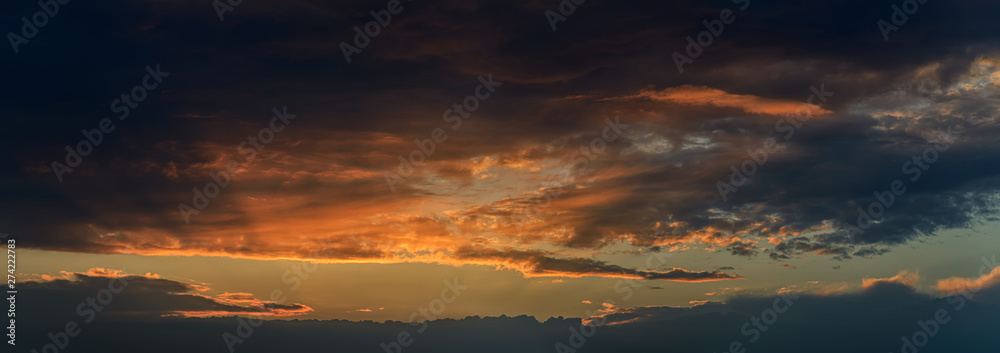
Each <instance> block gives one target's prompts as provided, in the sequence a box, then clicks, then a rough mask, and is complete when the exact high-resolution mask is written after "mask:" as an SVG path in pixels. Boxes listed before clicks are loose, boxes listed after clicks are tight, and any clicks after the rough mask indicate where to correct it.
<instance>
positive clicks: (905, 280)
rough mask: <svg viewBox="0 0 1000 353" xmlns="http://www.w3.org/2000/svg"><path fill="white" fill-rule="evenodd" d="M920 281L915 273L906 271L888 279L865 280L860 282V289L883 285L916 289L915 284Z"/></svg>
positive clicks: (918, 275)
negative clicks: (898, 285) (896, 285)
mask: <svg viewBox="0 0 1000 353" xmlns="http://www.w3.org/2000/svg"><path fill="white" fill-rule="evenodd" d="M919 281H920V274H919V273H917V272H910V271H907V270H902V271H899V273H897V274H896V275H895V276H892V277H889V278H865V279H862V280H861V287H862V288H864V289H870V288H872V287H875V286H877V285H881V284H883V283H896V284H900V285H904V286H907V287H911V288H917V282H919Z"/></svg>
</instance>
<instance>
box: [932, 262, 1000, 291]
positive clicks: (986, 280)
mask: <svg viewBox="0 0 1000 353" xmlns="http://www.w3.org/2000/svg"><path fill="white" fill-rule="evenodd" d="M997 283H1000V266H998V267H994V268H993V270H992V271H990V273H986V274H983V275H982V276H980V277H979V278H976V279H967V278H961V277H951V278H948V279H942V280H939V281H938V283H937V286H936V288H937V290H938V292H941V293H944V294H945V295H955V294H956V293H969V292H975V291H978V290H979V289H981V288H982V287H986V286H990V285H994V284H997Z"/></svg>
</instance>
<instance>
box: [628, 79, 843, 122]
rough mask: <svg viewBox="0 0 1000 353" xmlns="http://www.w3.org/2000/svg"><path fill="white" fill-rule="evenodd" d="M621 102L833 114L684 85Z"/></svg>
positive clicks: (792, 103) (648, 91)
mask: <svg viewBox="0 0 1000 353" xmlns="http://www.w3.org/2000/svg"><path fill="white" fill-rule="evenodd" d="M620 99H649V100H654V101H660V102H667V103H676V104H684V105H696V106H715V107H720V108H736V109H741V110H743V111H745V112H747V113H751V114H764V115H786V114H797V113H803V112H809V113H810V114H812V115H815V116H820V115H826V114H830V113H831V112H830V111H829V110H826V109H822V108H820V107H818V106H816V105H814V104H808V103H804V102H796V101H790V100H782V99H770V98H763V97H758V96H754V95H749V94H732V93H727V92H726V91H723V90H720V89H716V88H711V87H706V86H692V85H683V86H677V87H671V88H666V89H662V90H655V89H643V90H640V91H639V92H638V93H636V94H633V95H630V96H625V97H621V98H620Z"/></svg>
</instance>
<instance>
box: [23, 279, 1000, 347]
mask: <svg viewBox="0 0 1000 353" xmlns="http://www.w3.org/2000/svg"><path fill="white" fill-rule="evenodd" d="M102 285H103V283H95V284H94V285H93V286H91V288H89V289H91V290H95V289H98V288H99V287H101V286H102ZM61 287H64V286H61ZM174 287H176V286H174V285H169V284H167V285H166V286H165V287H163V288H161V290H164V291H169V290H172V289H170V288H174ZM130 289H131V288H130ZM50 290H54V289H50ZM28 293H40V292H36V290H32V291H31V292H24V293H23V294H28ZM159 293H160V294H161V296H157V294H156V291H141V292H134V293H131V294H129V295H132V296H133V298H135V300H132V301H128V302H126V301H124V300H123V301H121V302H117V301H116V302H114V303H113V304H114V307H117V309H115V310H116V311H117V312H127V311H129V310H132V309H139V310H141V309H142V308H145V307H146V305H149V304H144V303H148V302H150V301H155V300H157V299H161V298H163V297H162V294H164V293H163V292H159ZM997 293H1000V292H997V291H996V286H992V287H985V288H983V289H982V290H981V291H979V292H978V293H976V294H975V296H974V297H972V299H971V300H969V299H964V297H962V296H959V297H949V298H933V297H930V296H927V295H924V294H919V293H916V292H914V291H913V289H912V288H911V287H907V286H903V285H899V284H895V283H880V284H877V285H874V286H872V287H871V288H869V289H867V290H865V291H862V292H857V293H843V294H834V295H826V296H817V295H805V294H794V293H786V295H785V296H784V297H781V296H778V295H777V293H776V295H775V296H771V297H737V298H731V299H730V300H728V301H727V302H725V303H717V302H709V303H705V304H701V305H698V306H695V307H691V308H681V307H638V308H618V307H615V306H614V305H611V306H607V307H605V309H604V310H603V313H602V316H600V317H595V318H594V319H595V320H599V322H600V321H603V322H605V323H606V325H605V326H601V327H598V328H597V330H596V332H595V333H594V334H593V335H591V336H589V337H585V339H584V340H581V339H580V338H575V339H574V341H573V342H578V343H579V342H581V341H583V345H582V346H581V347H578V349H579V350H586V351H594V352H612V351H622V350H624V351H650V350H662V349H672V350H676V351H678V352H713V351H724V350H727V349H728V348H729V345H730V343H731V342H734V341H739V342H741V343H742V344H743V346H744V347H745V348H746V349H747V350H750V349H754V350H761V351H767V352H776V353H783V352H800V351H801V350H802V347H809V350H810V351H813V352H848V351H870V350H875V351H891V352H896V351H898V349H900V346H901V345H902V344H903V343H902V340H901V339H900V337H907V338H908V339H911V340H912V337H913V335H914V334H915V332H919V331H921V327H920V326H919V325H918V321H921V322H926V321H927V320H933V318H934V317H935V315H936V313H937V312H938V311H944V312H945V313H946V314H947V317H948V320H946V321H947V322H945V323H943V324H939V325H938V327H937V330H935V334H934V335H932V336H931V337H930V339H929V340H928V343H927V344H926V346H924V347H920V350H921V351H923V350H925V349H926V350H928V351H937V350H944V349H949V350H950V349H960V350H961V351H979V350H988V349H989V347H993V346H995V345H996V344H998V343H1000V340H998V339H997V338H996V335H993V334H992V333H993V328H994V327H995V325H993V324H992V323H993V322H994V321H995V318H996V316H997V315H998V314H1000V307H998V306H996V299H997V297H996V294H997ZM789 294H790V295H789ZM123 295H124V294H123ZM21 298H25V299H24V302H23V306H21V307H19V311H18V312H19V313H24V312H40V311H39V310H42V309H43V308H47V307H49V306H51V303H50V302H47V301H45V300H43V299H41V298H38V297H33V296H28V295H23V296H22V297H21ZM123 298H124V296H123ZM782 298H786V299H787V300H788V301H784V299H782ZM115 300H118V299H115ZM775 302H780V303H781V304H780V305H778V307H779V308H786V310H785V311H784V312H782V313H780V314H777V315H776V319H775V320H774V321H772V322H771V323H770V324H768V323H767V322H768V321H761V317H762V316H765V315H767V317H771V316H770V314H763V313H764V312H765V311H767V310H769V309H772V310H773V308H774V306H775ZM19 303H21V302H20V301H19ZM788 303H790V305H787V304H788ZM162 304H163V303H158V304H156V305H162ZM173 304H177V303H176V302H174V303H173ZM111 307H112V306H109V310H111V309H110V308H111ZM173 309H180V307H174V308H173ZM101 315H102V316H100V318H99V319H98V320H95V321H93V323H90V324H87V325H84V326H83V329H82V332H81V334H80V335H79V336H77V337H74V338H72V339H71V340H70V342H69V345H68V347H69V351H122V350H128V349H130V348H137V347H142V349H143V350H145V351H150V352H177V351H188V352H217V351H224V350H225V349H227V348H226V343H225V341H224V340H223V338H222V337H223V334H224V333H226V332H229V333H230V334H232V335H236V332H237V331H236V330H237V327H238V326H239V322H238V321H237V320H234V319H233V318H232V317H225V318H204V319H198V318H187V319H182V318H159V319H156V320H144V319H141V317H136V316H131V317H127V316H122V315H105V314H101ZM754 318H756V319H754ZM76 319H77V320H80V318H78V317H77V318H76ZM768 320H769V321H770V319H768ZM754 321H756V322H757V324H753V323H752V322H754ZM581 323H582V322H581V319H578V318H562V317H559V318H549V319H546V320H544V321H540V320H537V319H536V318H533V317H530V316H518V317H508V316H501V317H486V318H481V317H467V318H465V319H460V320H455V319H446V320H435V321H430V322H427V323H426V325H427V328H426V329H425V330H424V331H422V332H419V333H418V331H417V330H418V329H420V328H421V327H423V325H424V324H420V323H413V324H410V323H403V322H397V321H388V322H384V323H375V322H371V321H363V322H351V321H343V320H329V321H317V320H269V321H267V322H264V323H263V324H261V325H260V326H258V327H254V328H253V333H252V334H250V335H249V336H247V337H246V338H245V340H244V341H243V342H242V343H240V344H238V345H236V346H235V348H236V349H237V350H238V351H243V352H273V351H275V350H295V351H301V352H320V351H329V350H331V349H337V350H347V351H367V350H371V351H377V350H379V349H380V348H379V347H380V344H387V345H388V344H390V343H391V342H393V341H394V340H395V339H396V338H397V337H399V333H400V332H404V331H405V332H408V333H409V334H410V335H411V336H410V338H412V339H413V341H412V343H411V344H410V345H409V346H407V347H406V348H405V349H404V351H411V352H468V351H469V350H475V351H482V352H510V351H518V352H551V351H553V350H554V349H555V346H556V344H557V343H558V342H562V343H563V344H566V345H569V344H571V342H570V341H569V339H570V337H571V335H572V333H571V332H572V330H573V329H576V330H579V327H580V325H581ZM63 325H64V321H62V320H57V319H55V318H54V316H34V317H30V321H29V319H28V318H26V319H25V321H24V323H23V326H19V327H20V331H19V332H20V333H24V334H23V335H19V337H20V340H19V341H18V345H23V346H26V347H41V346H42V345H43V344H45V343H47V342H48V341H47V340H48V339H47V338H46V336H45V335H44V334H43V333H44V332H53V331H58V330H60V329H62V327H63ZM754 325H764V326H765V327H766V328H767V330H766V331H763V330H761V329H758V326H754ZM754 331H757V334H759V337H758V338H757V339H756V340H754V341H753V342H751V341H750V340H751V339H752V338H754V337H755V336H756V334H755V333H754ZM511 337H516V338H517V339H511ZM838 337H840V339H838ZM854 337H865V339H863V340H861V339H852V338H854ZM181 338H183V339H181ZM817 342H822V344H817Z"/></svg>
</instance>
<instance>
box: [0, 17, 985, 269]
mask: <svg viewBox="0 0 1000 353" xmlns="http://www.w3.org/2000/svg"><path fill="white" fill-rule="evenodd" d="M741 3H742V2H741ZM739 4H740V3H734V2H731V1H709V2H696V1H680V2H669V3H667V2H655V1H638V2H586V3H585V4H582V5H580V6H579V7H578V8H577V9H576V10H575V12H574V13H573V14H572V15H571V16H570V17H568V18H567V19H566V21H564V22H560V23H559V24H558V27H557V30H556V31H554V32H553V31H552V29H551V27H550V25H549V23H548V21H547V20H546V16H545V11H546V10H550V9H558V6H559V3H558V2H555V1H551V2H547V1H537V0H531V1H420V2H412V3H410V2H405V3H404V4H403V6H404V9H403V10H401V12H400V13H398V14H395V15H393V17H392V21H391V23H390V24H389V25H388V26H387V27H386V28H385V29H383V30H382V31H381V32H380V34H379V35H377V36H376V37H374V38H371V43H370V44H369V45H367V46H365V47H364V48H363V50H362V51H361V53H359V54H356V55H354V56H352V60H351V63H350V64H348V63H347V62H345V60H344V55H343V52H342V51H341V46H340V43H341V41H352V40H353V37H354V31H353V28H354V26H364V24H365V23H366V22H368V21H371V17H370V16H371V15H370V14H369V12H370V11H371V10H379V9H381V8H382V6H384V5H385V4H383V3H369V2H357V1H354V2H343V1H341V2H323V1H305V0H302V1H299V0H297V1H286V2H250V1H248V2H245V3H242V4H241V5H239V6H237V7H235V8H234V9H233V11H232V12H228V13H226V15H225V21H220V20H219V18H218V15H217V14H216V13H215V11H214V10H213V8H212V6H209V5H210V3H207V2H203V1H152V0H150V1H136V2H127V3H120V2H112V1H95V2H89V3H76V2H73V3H68V4H65V5H61V6H62V7H61V8H60V10H59V11H60V12H59V14H58V15H56V16H55V17H53V18H52V19H51V23H49V24H48V25H46V26H44V27H43V28H40V29H39V33H38V34H37V36H36V37H33V38H32V39H31V40H30V41H29V42H28V43H26V44H22V45H21V46H20V47H19V53H17V54H14V53H13V52H10V51H8V52H6V53H5V54H3V55H4V60H5V63H7V65H6V67H7V69H6V70H5V74H6V75H5V80H6V82H9V83H10V84H7V85H5V86H4V88H2V90H3V92H2V93H3V94H2V95H0V103H2V104H3V106H4V107H6V109H7V112H6V116H7V118H6V121H7V124H5V125H4V127H3V128H2V129H3V131H4V132H5V134H4V135H5V136H6V137H5V139H4V141H3V142H2V143H3V148H4V150H5V151H6V153H5V154H4V155H3V157H2V159H0V178H2V179H3V185H4V196H3V197H2V198H0V205H2V207H3V209H5V210H7V211H6V212H4V213H3V215H2V216H0V219H2V220H3V221H4V223H5V224H7V225H8V231H9V232H10V233H12V234H16V235H18V236H21V237H22V238H21V239H23V242H24V245H23V246H24V247H26V248H35V249H47V250H60V251H73V252H86V253H133V254H146V255H169V254H173V255H177V254H181V255H220V256H234V257H249V258H278V257H283V258H288V257H299V258H307V257H310V255H308V253H309V249H308V248H306V247H302V246H296V245H289V244H294V242H286V241H280V240H276V239H281V240H303V241H306V240H315V239H320V238H324V237H325V238H327V239H331V238H332V239H333V240H331V241H329V244H330V246H329V247H328V248H327V249H326V250H328V251H327V252H326V254H327V255H326V256H325V257H322V259H325V260H328V261H332V262H336V261H372V262H402V261H420V262H438V263H461V262H462V261H472V262H475V263H482V262H484V261H485V260H484V259H487V260H489V261H486V262H490V263H489V264H494V265H503V264H510V263H514V262H516V263H518V265H517V266H520V267H519V268H521V269H522V271H523V272H524V273H525V274H526V275H529V276H530V275H539V274H544V273H547V272H556V273H560V274H565V275H570V276H578V275H595V276H617V275H620V274H626V275H630V276H639V277H643V278H649V279H668V280H682V281H700V280H710V279H729V278H735V277H736V276H735V275H728V274H725V273H721V272H700V270H698V269H696V270H692V271H687V270H680V269H678V270H674V271H671V272H664V273H659V272H644V271H642V270H638V269H634V268H625V267H621V266H619V265H615V264H612V263H608V262H604V261H598V260H589V259H580V258H578V257H575V256H572V255H569V254H570V253H571V252H573V251H580V250H601V249H604V248H606V247H608V246H610V245H616V244H623V243H624V244H626V245H627V246H631V247H634V248H658V249H659V248H661V247H662V248H663V249H670V250H671V251H675V250H677V249H683V248H684V247H685V246H689V245H693V244H697V245H699V246H701V245H704V246H707V247H711V248H719V249H725V250H726V251H727V252H729V253H731V254H733V255H734V256H747V257H758V256H759V257H764V258H765V259H771V260H782V261H783V260H789V259H793V258H795V257H797V256H799V255H801V254H803V253H816V254H821V255H829V256H835V257H836V258H837V259H843V260H847V259H850V258H852V257H872V256H878V255H881V254H884V253H886V252H888V251H891V248H892V247H893V246H896V245H899V244H903V243H906V242H910V241H914V240H915V239H918V238H921V237H927V236H932V235H933V234H934V233H935V232H937V231H940V230H946V229H955V228H966V227H970V226H973V225H976V224H979V223H981V222H984V221H991V220H996V216H995V215H996V211H997V206H998V203H997V202H998V200H997V191H998V190H997V186H998V185H1000V178H998V175H1000V165H998V164H996V163H994V161H996V160H998V157H1000V147H998V144H997V143H996V142H997V137H996V136H998V132H1000V129H998V127H1000V126H998V120H997V116H998V115H997V108H998V107H1000V101H998V99H997V93H998V89H1000V86H998V85H1000V75H998V74H997V72H1000V53H998V52H997V33H1000V24H998V22H997V21H994V20H993V19H992V17H991V16H993V15H992V14H995V13H997V12H998V11H1000V3H997V2H995V1H975V0H969V1H958V2H949V3H945V2H934V1H930V2H926V3H924V4H922V5H921V6H920V9H919V11H918V12H917V13H915V14H912V15H911V16H909V17H910V19H909V20H908V22H906V23H905V26H901V28H900V29H899V30H898V31H894V32H891V33H890V39H889V40H888V41H886V40H885V39H884V38H883V36H882V34H881V33H880V31H879V29H878V26H877V25H876V23H877V21H878V20H880V19H886V18H889V16H890V15H891V14H892V8H891V5H893V4H895V2H891V1H882V0H880V1H861V0H852V1H826V2H810V3H801V2H795V1H762V0H753V1H751V2H749V6H748V7H747V9H745V10H735V9H737V8H738V6H739ZM722 9H734V10H735V14H736V15H735V16H736V19H735V20H734V22H733V23H731V24H728V25H726V26H725V30H724V32H723V34H721V35H720V36H719V37H718V38H715V39H714V41H713V44H712V45H711V46H709V47H707V48H705V49H704V52H703V53H702V54H700V55H699V56H698V57H697V58H696V59H695V60H694V61H693V62H691V63H689V64H686V65H685V67H684V73H683V74H682V73H679V72H678V70H677V67H676V65H675V63H674V60H673V59H672V53H673V52H674V51H682V52H683V51H684V50H685V46H686V45H687V42H686V41H685V38H686V37H687V36H692V35H694V36H697V34H698V32H699V31H702V30H703V27H702V26H703V25H702V22H703V21H706V20H713V19H715V18H717V17H718V15H719V11H720V10H722ZM34 11H37V5H36V4H35V3H27V2H10V3H5V4H4V5H2V14H3V16H0V20H2V21H3V23H6V24H7V27H6V28H8V29H11V30H14V29H16V28H17V26H18V23H19V22H18V21H19V19H20V17H21V16H25V15H30V14H32V13H34ZM147 67H159V68H160V69H161V70H162V71H164V72H168V73H169V75H167V76H165V77H163V78H162V80H163V82H162V83H160V85H159V86H158V87H157V88H156V89H151V90H150V91H149V92H148V96H147V97H146V98H145V99H144V100H143V101H142V102H138V104H137V106H136V107H133V108H131V110H130V113H129V116H128V118H127V119H125V120H119V119H118V118H116V117H117V116H119V113H120V111H116V110H115V105H116V103H114V101H115V100H116V99H119V97H120V96H121V95H122V94H123V93H127V92H130V91H131V90H132V89H133V87H135V86H136V85H141V84H142V81H143V79H144V77H145V75H147V72H148V70H147ZM487 80H495V81H496V82H499V85H498V86H495V87H493V86H491V87H490V88H491V89H494V88H495V91H494V92H492V94H491V96H490V97H489V98H488V99H485V100H483V101H482V102H480V103H479V104H480V106H479V108H478V109H476V110H475V111H474V112H471V115H470V117H469V118H468V119H466V120H463V121H462V124H461V125H460V127H459V126H454V125H452V122H448V120H447V117H442V112H443V111H446V110H447V109H450V108H452V107H454V105H455V104H456V103H460V104H461V102H463V99H465V97H467V96H469V95H473V94H476V92H477V86H478V85H480V84H483V82H486V81H487ZM820 92H828V93H827V94H822V93H820ZM814 94H819V95H820V96H821V97H819V99H816V98H815V97H814V98H810V96H811V95H814ZM807 102H808V103H810V104H813V105H807ZM275 107H277V108H278V109H279V110H280V109H282V108H283V107H287V109H288V111H289V112H291V114H294V115H295V116H296V118H295V119H294V120H292V121H291V123H290V124H288V126H286V127H285V129H284V130H282V131H280V132H276V133H275V138H274V141H273V142H271V143H268V144H267V145H266V149H259V151H258V152H256V154H255V158H254V159H253V160H252V161H249V160H247V159H248V158H247V154H246V153H245V150H243V149H242V148H241V147H240V144H241V143H245V142H246V141H248V138H249V137H250V136H251V135H257V134H258V131H260V129H261V128H262V127H267V126H268V124H269V123H270V122H272V113H271V112H272V109H273V108H275ZM799 108H803V109H805V110H806V111H810V112H812V113H813V114H812V116H811V117H810V118H809V119H807V120H806V121H802V122H801V124H800V125H798V126H796V127H795V128H794V129H791V128H790V127H791V126H793V125H794V124H791V123H788V120H782V119H788V117H787V115H789V114H794V113H796V112H797V111H800V110H799ZM103 118H111V119H112V121H113V122H114V124H115V130H114V131H113V132H109V133H106V134H104V136H103V140H102V142H101V143H100V144H99V145H98V146H97V147H95V148H94V150H93V152H92V153H90V154H89V155H88V156H86V157H85V158H83V162H82V163H81V164H80V165H79V166H76V167H74V168H73V171H72V172H71V173H65V174H62V175H61V177H62V178H63V179H64V181H63V182H60V181H59V179H58V178H57V176H56V174H57V173H56V172H55V171H54V170H53V162H54V161H55V162H60V163H64V162H66V151H65V149H64V147H65V146H67V145H75V144H76V143H77V142H78V141H81V139H84V138H85V134H82V133H81V130H84V131H91V130H93V129H95V128H98V126H99V122H100V121H101V119H103ZM616 118H620V123H619V125H615V126H616V127H615V129H619V130H622V132H621V133H620V134H619V135H620V136H617V137H615V138H614V139H613V141H612V140H609V141H607V142H602V144H603V145H604V146H605V147H601V150H602V153H600V154H599V155H597V156H592V157H593V158H591V157H587V158H586V159H584V160H580V159H579V158H582V157H580V156H579V155H578V154H574V153H579V152H578V150H579V149H580V147H581V146H586V145H588V144H590V145H591V146H594V144H593V141H594V139H595V138H598V139H599V138H600V137H601V136H603V135H602V134H605V131H608V130H607V129H608V128H610V127H611V125H609V124H612V123H610V121H613V120H615V119H616ZM782 122H784V125H783V126H784V127H783V128H781V127H778V126H782V125H781V124H782ZM606 127H607V128H606ZM437 128H441V129H444V131H446V133H447V140H445V141H443V142H439V143H436V145H435V149H434V152H433V153H431V155H430V156H429V157H426V161H425V162H423V163H420V164H419V165H418V166H417V168H415V169H416V171H415V172H413V174H410V175H408V176H406V178H405V180H404V181H403V182H401V183H398V184H397V185H395V186H394V187H393V189H394V191H392V190H390V187H389V186H388V185H387V183H386V180H387V174H386V172H393V173H395V172H398V171H400V169H399V168H398V167H399V165H400V162H399V159H398V158H397V157H399V156H409V155H410V154H411V152H413V151H419V146H423V145H420V144H419V143H418V144H414V143H413V141H414V140H415V139H416V140H418V141H426V139H428V138H430V136H432V132H433V131H435V129H437ZM940 131H952V132H953V133H954V136H953V141H950V142H949V143H948V144H947V150H940V151H938V152H934V161H933V162H932V163H926V164H927V165H923V164H921V166H920V167H919V169H913V168H917V167H915V166H914V165H913V164H908V163H911V162H912V161H913V159H914V158H928V157H927V156H929V155H928V153H930V152H927V151H928V149H929V148H934V146H935V144H937V145H940V144H941V143H942V142H941V141H940V138H941V136H940V135H939V132H940ZM606 139H607V138H606ZM768 139H775V140H776V141H777V142H778V143H777V147H776V150H774V151H773V152H771V153H769V154H768V155H767V156H766V161H762V162H759V164H760V165H759V166H758V167H756V168H754V172H753V173H751V174H753V175H751V176H750V177H749V178H747V179H748V181H746V182H745V183H739V184H740V186H739V187H738V188H735V189H733V191H732V192H728V193H725V196H723V195H720V186H719V185H720V182H729V181H732V180H738V179H739V178H736V179H733V178H731V174H732V173H733V172H732V170H733V169H731V168H730V167H731V166H733V167H734V168H737V169H738V168H741V167H742V166H743V165H745V164H746V163H745V161H747V160H749V158H751V156H750V155H748V151H750V152H751V153H755V152H754V151H758V150H760V149H761V148H763V147H762V146H765V145H767V143H768V142H767V141H768ZM757 156H758V157H759V155H757ZM404 158H405V157H404ZM231 160H236V161H239V167H238V168H237V170H239V171H240V172H239V175H237V176H235V177H233V178H232V182H231V183H230V184H227V185H228V186H227V187H225V188H223V190H221V192H220V193H219V196H218V197H217V198H212V199H211V200H210V202H209V204H208V206H207V207H206V208H205V209H202V210H199V212H198V213H197V214H195V215H193V216H191V219H189V221H190V222H186V221H185V220H184V217H186V216H184V215H183V211H182V209H179V207H180V204H181V203H185V204H194V203H197V202H196V200H195V198H196V196H195V195H196V192H194V191H192V190H193V189H192V188H202V187H203V186H204V185H205V184H206V183H208V182H211V181H212V180H213V175H217V174H218V173H219V172H220V171H225V170H226V168H227V165H228V164H229V161H231ZM755 163H756V162H755ZM917 173H919V174H917ZM918 175H919V178H916V176H918ZM553 180H558V181H557V182H553ZM895 180H900V181H902V182H903V183H904V185H905V188H906V191H905V193H902V194H898V195H896V196H894V197H893V201H892V204H891V205H890V206H888V207H883V208H885V211H884V215H882V216H879V217H876V218H878V219H877V220H876V221H877V222H873V225H871V226H870V227H865V228H867V229H865V231H864V232H863V233H860V232H856V233H853V234H852V232H849V231H848V230H847V229H848V228H845V227H847V226H852V225H857V223H858V220H859V212H858V210H859V209H862V210H866V209H869V208H870V205H872V203H873V202H878V201H877V200H878V198H877V197H876V194H877V193H882V192H885V191H886V190H890V188H891V185H892V183H893V182H894V181H895ZM533 205H534V206H533ZM188 223H190V224H188ZM472 247H480V248H483V249H485V250H483V251H485V252H484V253H478V254H476V255H475V256H470V254H469V253H468V252H467V251H466V249H469V248H472ZM542 247H544V248H545V249H546V250H544V252H540V251H542V250H539V248H542ZM674 247H677V248H676V249H674ZM542 253H544V254H545V256H541V255H539V254H542ZM428 254H433V256H432V255H428ZM483 254H488V255H487V256H483Z"/></svg>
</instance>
